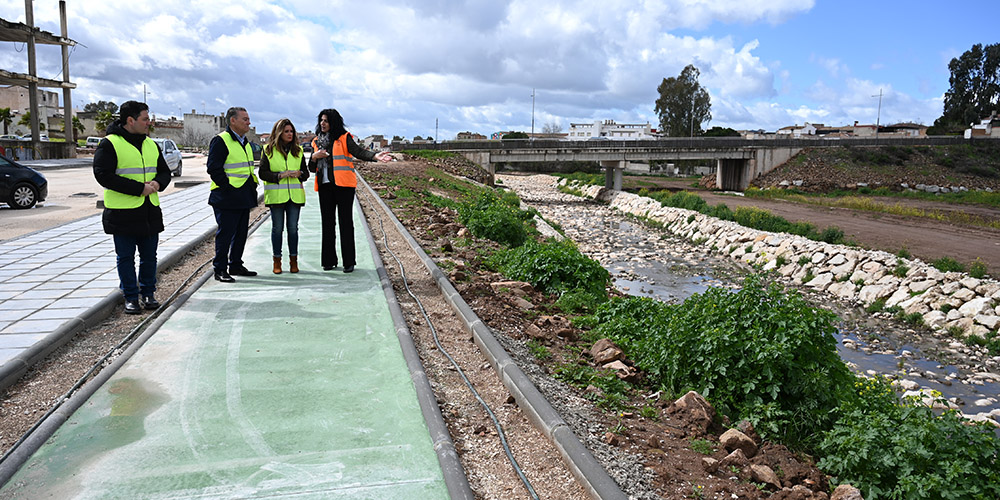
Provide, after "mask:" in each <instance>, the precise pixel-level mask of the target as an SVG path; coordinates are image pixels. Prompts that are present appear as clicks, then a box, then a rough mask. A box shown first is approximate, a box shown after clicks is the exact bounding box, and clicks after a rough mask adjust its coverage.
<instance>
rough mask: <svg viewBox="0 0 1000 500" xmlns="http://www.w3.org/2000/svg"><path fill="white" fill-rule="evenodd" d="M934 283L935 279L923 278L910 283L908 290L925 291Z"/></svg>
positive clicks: (935, 282)
mask: <svg viewBox="0 0 1000 500" xmlns="http://www.w3.org/2000/svg"><path fill="white" fill-rule="evenodd" d="M936 284H937V281H935V280H923V281H915V282H913V283H910V285H909V287H910V291H912V292H925V291H927V290H928V289H929V288H930V287H932V286H934V285H936Z"/></svg>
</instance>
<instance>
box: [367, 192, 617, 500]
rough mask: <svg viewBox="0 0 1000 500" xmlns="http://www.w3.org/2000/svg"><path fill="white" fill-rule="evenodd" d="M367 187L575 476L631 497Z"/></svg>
mask: <svg viewBox="0 0 1000 500" xmlns="http://www.w3.org/2000/svg"><path fill="white" fill-rule="evenodd" d="M361 183H362V184H363V185H364V186H365V189H366V190H367V191H368V192H369V193H370V194H371V195H372V198H373V199H374V200H375V202H376V203H378V204H379V206H380V207H381V208H382V210H383V211H384V212H385V213H386V214H387V215H388V217H389V219H390V220H391V221H392V223H393V224H394V225H395V227H396V230H397V231H399V233H400V234H401V235H402V236H403V239H404V240H406V242H407V244H408V245H410V247H411V248H412V249H413V251H414V252H416V254H417V256H418V257H419V258H420V260H421V261H422V262H423V263H424V266H425V267H426V268H427V271H428V272H430V273H431V276H432V277H433V278H434V280H435V281H436V282H437V284H438V286H439V287H440V288H441V293H442V294H444V296H445V298H446V299H447V300H448V302H449V304H451V305H452V307H453V308H454V309H455V312H457V313H458V314H459V316H460V317H461V318H462V320H463V322H464V323H465V326H466V329H467V330H468V331H469V332H470V333H471V334H472V336H473V339H474V340H475V342H476V345H478V346H479V348H480V350H481V351H482V352H483V354H484V355H485V356H486V358H487V360H488V361H489V363H490V365H491V366H493V368H494V369H495V370H497V371H498V373H499V374H500V378H501V379H502V380H503V383H504V385H505V386H506V387H507V389H508V390H510V391H511V394H512V395H513V396H514V398H515V400H516V401H517V403H518V406H520V407H521V408H522V409H523V410H524V411H525V412H526V413H527V414H528V416H529V418H530V419H531V421H532V422H533V423H534V424H535V426H537V427H538V428H539V429H540V430H541V431H542V432H543V433H544V434H545V435H546V436H548V437H549V438H550V439H551V440H552V442H553V443H554V444H555V446H556V448H558V449H559V453H560V454H561V455H562V457H563V460H564V461H566V463H567V465H568V466H569V468H570V470H571V472H572V473H573V475H574V476H575V477H576V478H577V480H578V481H580V483H581V485H582V486H583V487H584V489H585V490H587V492H588V494H589V495H590V496H591V497H592V498H598V499H602V500H610V499H622V500H624V499H626V498H628V496H627V495H626V494H625V493H624V492H623V491H622V490H621V488H620V487H619V486H618V484H617V483H616V482H615V481H614V479H612V478H611V476H610V475H608V473H607V471H606V470H605V469H604V467H603V466H602V465H601V464H600V462H598V461H597V459H595V458H594V456H593V454H591V453H590V451H589V450H587V448H586V447H585V446H584V445H583V443H581V442H580V440H579V439H578V438H577V437H576V435H575V434H573V432H572V431H571V430H570V429H569V426H568V424H566V422H565V420H563V419H562V417H560V416H559V412H557V411H556V410H555V408H553V407H552V405H551V404H550V403H549V402H548V400H547V399H545V397H544V396H543V395H542V394H541V392H539V391H538V388H537V387H535V385H534V384H533V383H532V382H531V379H530V378H528V376H527V375H526V374H525V373H524V371H523V370H521V368H520V367H518V366H517V364H516V363H514V361H513V359H512V358H511V357H510V355H509V354H508V353H507V351H506V350H504V349H503V347H502V346H501V345H500V343H499V342H497V340H496V338H495V337H493V334H492V332H490V330H489V328H488V327H486V325H485V324H484V323H483V322H482V321H481V320H480V319H479V317H478V316H476V314H475V312H473V311H472V308H471V307H469V305H468V303H466V302H465V300H464V299H462V296H461V295H460V294H459V293H458V290H456V289H455V287H454V286H452V284H451V282H450V281H448V279H447V277H446V276H445V275H444V273H443V272H442V271H441V270H440V269H439V268H438V267H437V264H435V263H434V261H433V260H431V258H430V256H428V255H427V253H426V252H424V250H423V248H421V247H420V244H419V243H417V241H416V240H415V239H414V238H413V237H412V236H411V235H410V233H409V231H407V230H406V228H405V227H404V226H403V224H402V223H401V222H400V221H399V219H397V218H396V216H395V214H393V213H392V211H391V210H390V209H389V207H388V206H387V205H386V204H385V202H383V201H382V199H381V198H379V197H378V196H377V195H376V194H375V192H374V190H372V189H371V187H370V186H369V185H368V183H367V182H366V181H365V180H364V179H361Z"/></svg>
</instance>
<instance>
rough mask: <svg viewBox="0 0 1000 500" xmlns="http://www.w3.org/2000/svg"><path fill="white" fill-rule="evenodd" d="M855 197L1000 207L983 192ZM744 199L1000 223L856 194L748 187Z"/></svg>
mask: <svg viewBox="0 0 1000 500" xmlns="http://www.w3.org/2000/svg"><path fill="white" fill-rule="evenodd" d="M859 193H862V194H865V193H869V194H875V195H877V196H893V197H900V198H919V199H932V200H934V201H944V202H954V203H967V204H983V205H990V206H994V207H1000V193H989V192H985V191H965V192H961V193H947V194H941V195H935V194H932V193H924V192H892V191H889V190H888V189H886V188H878V189H875V190H870V189H867V188H863V189H861V190H859ZM744 195H745V196H747V197H748V198H762V199H783V200H789V201H794V202H797V203H805V204H809V205H820V206H825V207H837V208H849V209H852V210H862V211H866V212H875V213H884V214H891V215H900V216H905V217H920V218H925V219H932V220H939V221H944V222H954V223H957V224H965V225H971V226H982V227H991V228H994V229H1000V221H996V220H991V219H985V218H983V217H979V216H977V215H972V214H969V213H965V212H958V211H946V212H944V211H939V210H924V209H921V208H914V207H908V206H905V205H902V204H900V203H895V204H888V203H883V202H880V201H876V200H874V199H872V198H870V197H866V196H858V195H857V194H856V193H851V192H845V191H833V192H830V193H824V194H807V193H803V192H801V191H796V190H790V189H787V190H786V189H759V188H754V187H751V188H747V190H746V191H744Z"/></svg>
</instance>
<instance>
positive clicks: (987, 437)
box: [818, 379, 1000, 499]
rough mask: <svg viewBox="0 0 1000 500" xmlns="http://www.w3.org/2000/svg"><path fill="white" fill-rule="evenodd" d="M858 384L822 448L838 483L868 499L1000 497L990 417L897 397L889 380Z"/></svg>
mask: <svg viewBox="0 0 1000 500" xmlns="http://www.w3.org/2000/svg"><path fill="white" fill-rule="evenodd" d="M855 388H856V393H855V394H854V396H853V397H851V398H848V399H847V400H845V403H844V405H843V406H842V407H841V409H839V410H838V414H839V418H838V420H837V422H836V424H835V425H834V427H833V428H832V430H830V431H829V432H827V433H825V435H824V437H823V440H822V441H821V442H820V444H819V447H818V450H819V451H820V454H821V455H822V459H820V461H819V463H818V466H819V467H820V469H822V470H823V471H824V472H826V473H827V474H830V475H831V476H834V480H833V482H834V483H835V484H836V483H851V484H853V485H854V486H855V487H857V488H858V489H860V490H861V492H862V494H863V495H864V497H865V498H981V499H987V498H1000V440H998V439H997V437H996V436H995V435H994V433H993V430H992V429H991V428H990V426H989V425H988V424H983V423H972V422H969V421H968V420H965V419H963V418H962V417H961V415H960V414H959V413H958V412H956V411H954V410H947V411H945V412H944V413H942V414H941V415H936V414H935V413H934V411H933V410H931V409H930V408H928V407H926V406H922V405H919V404H917V403H912V402H903V403H899V402H897V401H896V398H895V395H894V393H893V391H892V388H891V386H890V385H889V383H888V382H887V381H885V380H884V379H872V380H864V381H859V382H857V383H856V385H855Z"/></svg>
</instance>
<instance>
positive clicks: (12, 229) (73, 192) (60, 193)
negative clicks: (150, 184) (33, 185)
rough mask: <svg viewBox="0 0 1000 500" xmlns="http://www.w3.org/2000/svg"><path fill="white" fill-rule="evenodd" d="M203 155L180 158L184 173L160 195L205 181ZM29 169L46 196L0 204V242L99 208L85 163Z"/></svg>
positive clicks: (100, 194) (100, 193)
mask: <svg viewBox="0 0 1000 500" xmlns="http://www.w3.org/2000/svg"><path fill="white" fill-rule="evenodd" d="M205 158H206V157H205V156H204V155H195V156H192V157H188V156H185V157H184V158H183V160H182V161H183V163H184V168H183V169H182V172H183V173H184V175H182V176H180V177H173V178H171V180H170V185H169V186H167V189H166V190H165V191H164V192H163V193H161V196H162V195H163V194H169V193H172V192H174V191H177V190H178V189H184V187H189V186H190V185H191V183H197V182H208V181H209V178H208V174H207V173H205ZM33 168H36V170H38V171H39V172H41V173H42V175H44V176H45V179H46V180H48V182H49V196H48V198H46V200H45V201H44V202H42V203H39V204H38V205H36V206H35V207H34V208H31V209H28V210H14V209H12V208H10V207H8V206H7V205H6V204H0V241H4V240H9V239H12V238H16V237H18V236H23V235H25V234H28V233H32V232H35V231H39V230H42V229H48V228H50V227H55V226H58V225H60V224H65V223H67V222H70V221H74V220H77V219H80V218H83V217H89V216H91V215H95V214H99V213H101V210H102V209H100V208H97V202H99V201H101V200H102V199H103V197H104V195H103V193H104V189H103V188H102V187H101V186H100V185H99V184H98V183H97V181H96V180H94V173H93V170H91V168H90V165H89V164H87V165H83V166H74V167H65V168H63V167H48V166H45V167H33ZM205 201H206V203H207V202H208V200H205Z"/></svg>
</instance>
